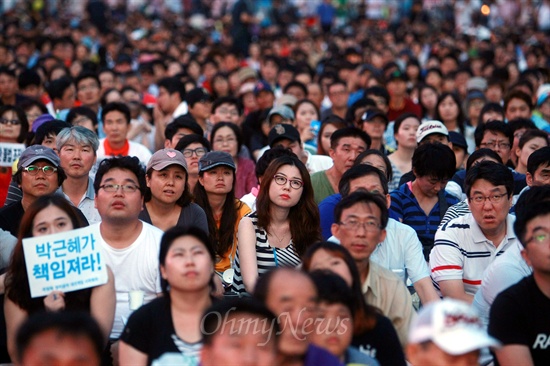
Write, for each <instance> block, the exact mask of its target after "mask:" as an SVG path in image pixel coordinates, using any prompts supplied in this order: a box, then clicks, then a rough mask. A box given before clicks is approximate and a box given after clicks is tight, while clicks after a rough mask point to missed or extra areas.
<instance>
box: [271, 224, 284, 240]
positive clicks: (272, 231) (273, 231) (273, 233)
mask: <svg viewBox="0 0 550 366" xmlns="http://www.w3.org/2000/svg"><path fill="white" fill-rule="evenodd" d="M271 234H272V235H273V236H275V238H277V240H278V241H279V244H281V242H282V241H283V239H284V238H285V237H286V233H285V234H284V235H283V237H282V238H279V236H278V235H277V234H275V230H273V226H272V227H271Z"/></svg>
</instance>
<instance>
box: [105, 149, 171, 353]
mask: <svg viewBox="0 0 550 366" xmlns="http://www.w3.org/2000/svg"><path fill="white" fill-rule="evenodd" d="M145 185H146V184H145V171H144V169H143V167H142V166H141V164H140V162H139V160H138V159H137V158H135V157H130V156H125V157H120V158H112V159H105V160H103V161H102V162H101V163H100V164H99V169H98V171H97V174H96V177H95V181H94V190H95V206H96V208H97V210H98V211H99V215H100V216H101V222H100V223H97V224H96V225H98V226H99V230H100V232H101V238H100V240H99V242H100V244H101V246H102V248H103V255H104V258H105V262H106V264H107V265H108V266H109V268H111V270H112V271H113V275H114V277H115V290H116V309H115V319H114V323H113V329H112V332H111V335H110V337H109V338H110V343H111V344H113V343H115V342H116V341H117V340H118V338H119V337H120V333H121V332H122V330H123V328H124V324H125V323H126V320H127V319H128V317H129V316H130V313H131V312H132V310H135V309H131V308H130V302H129V296H130V293H132V296H134V297H138V299H137V300H138V302H143V303H147V302H149V301H151V300H153V299H154V298H156V297H157V295H158V294H160V293H161V292H162V291H161V288H160V276H159V271H158V267H159V262H158V251H159V248H160V239H161V237H162V234H163V232H162V231H161V230H160V229H158V228H156V227H154V226H152V225H150V224H147V223H145V222H143V221H141V220H139V213H140V212H141V209H142V208H143V194H144V192H145ZM115 349H116V346H115ZM113 352H116V351H113Z"/></svg>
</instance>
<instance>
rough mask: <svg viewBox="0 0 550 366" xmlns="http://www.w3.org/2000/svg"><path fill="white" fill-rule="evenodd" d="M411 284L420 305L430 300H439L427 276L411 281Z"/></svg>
mask: <svg viewBox="0 0 550 366" xmlns="http://www.w3.org/2000/svg"><path fill="white" fill-rule="evenodd" d="M413 286H414V289H415V290H416V293H417V294H418V297H419V298H420V301H421V302H422V305H426V304H427V303H430V302H432V301H439V295H438V294H437V292H436V291H435V288H434V285H433V284H432V279H431V278H430V277H429V276H428V277H424V278H422V279H420V280H418V281H416V282H415V283H413Z"/></svg>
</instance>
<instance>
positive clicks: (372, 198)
mask: <svg viewBox="0 0 550 366" xmlns="http://www.w3.org/2000/svg"><path fill="white" fill-rule="evenodd" d="M357 203H374V204H375V205H376V206H378V208H379V209H380V227H381V228H382V229H385V228H386V225H387V224H388V218H389V213H388V207H387V206H386V200H385V199H384V198H383V197H382V196H381V195H379V194H374V193H370V192H365V191H362V190H359V191H357V192H353V193H350V194H349V195H348V196H346V197H343V198H342V200H341V201H340V202H338V204H337V205H336V207H335V208H334V220H335V222H340V221H341V219H342V212H343V211H344V210H346V209H348V208H350V207H352V206H354V205H356V204H357Z"/></svg>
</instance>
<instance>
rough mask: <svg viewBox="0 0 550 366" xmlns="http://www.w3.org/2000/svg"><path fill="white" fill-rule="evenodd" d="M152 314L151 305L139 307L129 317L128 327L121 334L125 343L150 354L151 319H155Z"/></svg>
mask: <svg viewBox="0 0 550 366" xmlns="http://www.w3.org/2000/svg"><path fill="white" fill-rule="evenodd" d="M148 305H150V304H148ZM151 315H152V314H151V313H150V306H147V305H146V306H142V307H141V308H139V309H137V310H136V311H134V312H133V313H132V314H131V315H130V317H129V318H128V322H127V323H126V327H124V331H123V332H122V334H121V335H120V339H121V340H122V341H124V343H126V344H128V345H130V346H132V347H133V348H135V349H137V350H138V351H140V352H143V353H145V354H149V342H148V339H149V338H150V337H151V333H152V327H151V325H152V324H151V320H152V319H153V317H151Z"/></svg>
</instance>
